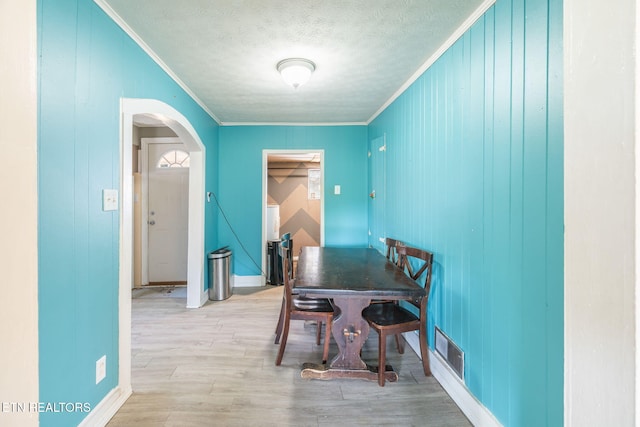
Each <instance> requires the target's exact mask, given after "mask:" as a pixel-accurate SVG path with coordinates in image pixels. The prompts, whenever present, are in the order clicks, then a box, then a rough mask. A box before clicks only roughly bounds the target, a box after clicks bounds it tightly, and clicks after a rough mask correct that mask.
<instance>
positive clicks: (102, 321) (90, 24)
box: [37, 0, 218, 426]
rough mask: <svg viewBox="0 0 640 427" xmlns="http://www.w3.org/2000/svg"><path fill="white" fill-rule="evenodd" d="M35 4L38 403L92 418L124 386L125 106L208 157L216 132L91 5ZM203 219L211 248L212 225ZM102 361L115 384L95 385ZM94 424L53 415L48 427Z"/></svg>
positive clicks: (86, 0) (78, 0)
mask: <svg viewBox="0 0 640 427" xmlns="http://www.w3.org/2000/svg"><path fill="white" fill-rule="evenodd" d="M37 4H38V9H37V10H38V41H39V44H38V57H39V62H38V76H39V82H38V86H39V87H38V90H39V93H38V108H39V110H38V276H39V280H38V316H39V322H38V336H39V393H40V396H39V401H40V402H87V403H89V404H90V405H91V407H92V408H94V407H95V406H96V405H97V404H98V403H99V402H100V401H101V400H102V399H103V398H104V397H105V396H106V395H107V394H108V393H109V392H110V391H111V390H113V389H114V388H115V387H116V386H117V385H118V378H119V366H118V356H119V354H118V350H119V349H118V342H119V330H118V327H119V317H118V312H119V307H118V304H119V303H118V290H119V274H118V273H119V261H118V260H119V211H109V212H105V211H103V210H102V190H103V189H118V188H120V137H121V130H120V99H121V98H122V97H128V98H147V99H157V100H159V101H162V102H164V103H166V104H169V105H171V106H172V107H173V108H175V109H176V110H178V111H180V112H181V114H183V115H184V116H185V117H187V118H188V120H189V121H190V122H191V124H192V125H193V126H194V128H195V129H196V130H197V132H198V134H199V136H200V138H201V140H202V141H203V142H204V143H205V144H207V145H208V147H210V148H211V151H210V152H208V155H211V153H214V155H215V153H216V147H215V145H216V144H217V126H218V125H217V124H216V123H215V121H214V120H213V119H212V118H211V117H209V116H208V114H207V113H206V112H205V111H203V110H202V108H201V107H200V106H199V105H198V104H197V103H196V102H195V101H194V100H193V99H191V98H190V97H189V96H188V95H187V94H186V93H185V92H184V91H183V90H182V89H181V88H180V87H179V86H178V85H177V84H176V83H175V82H174V81H173V80H171V78H170V77H169V76H168V75H167V74H166V73H165V72H164V71H162V70H161V69H160V68H159V67H158V66H157V65H156V64H155V63H154V62H153V61H152V60H151V59H150V58H149V57H148V56H147V55H146V54H145V53H144V52H143V51H142V50H141V49H140V47H139V46H137V45H136V44H135V43H134V42H133V40H131V39H130V38H129V37H128V36H127V35H125V33H124V32H123V31H122V30H121V29H120V28H119V27H118V26H117V25H116V24H115V23H114V22H113V21H112V20H111V19H110V18H109V17H107V16H106V15H105V14H104V12H103V11H102V10H101V9H100V8H99V7H98V6H97V5H96V4H95V3H94V2H93V1H92V0H56V1H52V0H39V1H38V3H37ZM212 160H213V159H212ZM207 163H208V164H209V165H214V164H215V163H214V162H213V161H211V162H207ZM208 167H211V168H213V169H215V167H214V166H208ZM211 176H213V177H214V179H210V178H209V174H208V177H207V180H208V181H207V185H211V186H212V187H215V185H217V183H216V181H215V176H216V174H212V175H211ZM205 210H206V215H207V222H208V224H207V225H206V231H207V233H208V234H207V236H208V237H207V239H208V242H207V244H208V245H214V244H215V241H214V240H215V237H213V235H212V234H211V232H210V230H211V229H212V228H215V224H211V221H212V220H215V216H214V214H213V213H211V206H207V207H206V209H205ZM203 258H204V257H203ZM204 268H205V266H203V269H204ZM102 356H107V365H106V372H107V376H106V378H105V379H104V380H102V381H101V382H100V383H99V384H96V383H95V372H96V361H97V360H98V359H99V358H100V357H102ZM85 416H86V413H82V412H57V413H53V412H46V413H42V414H40V423H41V425H46V426H68V425H77V424H78V423H79V422H80V421H81V420H82V419H83V418H84V417H85Z"/></svg>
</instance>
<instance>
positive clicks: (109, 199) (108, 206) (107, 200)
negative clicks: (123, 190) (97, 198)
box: [102, 189, 118, 212]
mask: <svg viewBox="0 0 640 427" xmlns="http://www.w3.org/2000/svg"><path fill="white" fill-rule="evenodd" d="M102 210H103V211H105V212H106V211H117V210H118V190H108V189H104V190H102Z"/></svg>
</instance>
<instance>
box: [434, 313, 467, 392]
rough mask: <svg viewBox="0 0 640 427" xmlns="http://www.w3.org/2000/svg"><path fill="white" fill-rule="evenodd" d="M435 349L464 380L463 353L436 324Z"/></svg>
mask: <svg viewBox="0 0 640 427" xmlns="http://www.w3.org/2000/svg"><path fill="white" fill-rule="evenodd" d="M436 351H437V352H438V354H439V355H440V356H442V358H443V359H444V360H446V361H447V364H448V365H449V367H450V368H451V369H452V370H453V372H455V373H456V374H457V375H458V378H460V379H461V380H462V381H464V353H463V352H462V350H460V348H459V347H458V346H457V345H455V343H454V342H453V341H451V339H450V338H449V337H448V336H446V335H445V334H444V333H443V332H442V331H441V330H440V328H438V327H437V326H436Z"/></svg>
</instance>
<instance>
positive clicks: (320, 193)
mask: <svg viewBox="0 0 640 427" xmlns="http://www.w3.org/2000/svg"><path fill="white" fill-rule="evenodd" d="M262 160H263V162H262V177H263V178H262V190H263V191H262V206H263V210H262V212H263V215H262V248H263V258H262V263H263V271H265V272H267V275H266V278H264V281H265V282H266V283H270V284H280V283H278V282H279V279H278V273H277V271H275V272H274V269H276V270H277V263H274V262H273V261H272V260H273V257H274V256H275V249H274V248H275V247H277V243H276V244H275V245H274V243H275V242H279V240H280V239H281V237H282V236H283V235H285V234H290V238H291V242H292V246H293V248H292V253H293V259H294V263H295V261H296V260H297V253H298V252H299V250H300V248H301V247H302V246H324V150H264V151H263V156H262ZM270 260H271V262H270Z"/></svg>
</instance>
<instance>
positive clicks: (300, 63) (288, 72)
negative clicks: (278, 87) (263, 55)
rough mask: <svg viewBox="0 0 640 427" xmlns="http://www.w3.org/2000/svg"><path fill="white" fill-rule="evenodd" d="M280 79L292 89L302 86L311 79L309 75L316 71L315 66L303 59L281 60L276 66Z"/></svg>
mask: <svg viewBox="0 0 640 427" xmlns="http://www.w3.org/2000/svg"><path fill="white" fill-rule="evenodd" d="M276 68H277V69H278V72H280V74H281V75H282V79H283V80H284V81H285V83H287V84H288V85H291V86H293V88H294V89H298V87H300V86H302V85H303V84H305V83H306V82H308V81H309V79H310V78H311V73H313V71H314V70H315V69H316V64H314V63H313V62H311V61H309V60H308V59H303V58H289V59H283V60H282V61H280V62H278V65H276Z"/></svg>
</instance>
